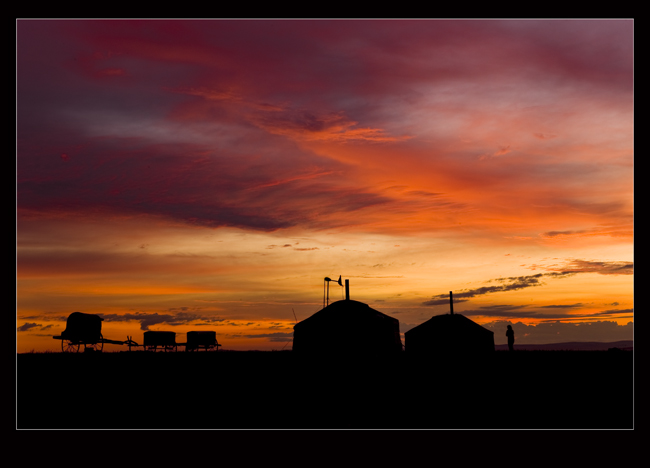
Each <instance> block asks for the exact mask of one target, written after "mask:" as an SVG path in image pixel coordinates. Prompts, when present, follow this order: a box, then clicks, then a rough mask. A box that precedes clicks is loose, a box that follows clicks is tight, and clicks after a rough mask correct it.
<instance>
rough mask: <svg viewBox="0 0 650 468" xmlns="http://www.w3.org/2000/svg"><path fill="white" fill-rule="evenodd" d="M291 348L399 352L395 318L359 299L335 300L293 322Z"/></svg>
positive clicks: (400, 348) (343, 351)
mask: <svg viewBox="0 0 650 468" xmlns="http://www.w3.org/2000/svg"><path fill="white" fill-rule="evenodd" d="M348 296H349V287H348ZM293 350H294V351H297V352H305V353H307V352H308V353H323V354H324V353H357V354H377V353H393V352H399V351H401V350H402V340H401V339H400V334H399V321H398V320H397V319H396V318H393V317H390V316H388V315H386V314H383V313H381V312H379V311H377V310H375V309H373V308H371V307H370V306H368V304H364V303H363V302H359V301H352V300H349V299H346V300H343V301H336V302H333V303H332V304H330V305H328V306H327V307H325V308H323V309H321V310H319V311H318V312H316V313H315V314H314V315H312V316H311V317H309V318H307V319H305V320H303V321H302V322H298V323H297V324H296V325H294V327H293Z"/></svg>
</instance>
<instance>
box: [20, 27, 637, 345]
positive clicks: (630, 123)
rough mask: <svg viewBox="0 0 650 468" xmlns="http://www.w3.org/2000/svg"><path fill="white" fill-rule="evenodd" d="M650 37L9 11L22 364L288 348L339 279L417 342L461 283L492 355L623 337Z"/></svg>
mask: <svg viewBox="0 0 650 468" xmlns="http://www.w3.org/2000/svg"><path fill="white" fill-rule="evenodd" d="M633 26H634V23H633V21H632V20H499V21H493V20H328V21H316V20H257V21H253V20H194V21H189V20H169V21H168V20H143V21H141V20H137V21H136V20H129V21H118V20H18V21H17V22H16V63H17V75H16V91H17V98H16V117H17V125H16V162H17V172H16V216H17V218H16V219H17V244H16V293H17V295H16V329H17V332H16V336H17V351H18V352H27V351H30V350H35V351H47V350H52V351H57V350H60V349H61V348H60V346H61V344H60V341H58V340H54V339H52V336H53V335H59V334H60V333H61V331H62V330H63V329H64V328H65V321H66V318H67V317H68V315H69V314H70V313H72V312H75V311H80V312H85V313H92V314H100V315H101V316H102V317H103V318H104V322H103V325H102V333H103V336H104V337H105V338H108V339H113V340H126V337H127V335H129V336H132V337H133V339H134V340H135V341H136V342H140V343H141V342H142V336H143V335H142V334H143V332H144V331H146V330H170V331H175V332H176V333H177V341H178V342H184V341H185V339H186V338H185V333H187V331H190V330H214V331H216V333H217V339H218V340H219V343H221V344H222V349H233V350H245V349H260V350H270V349H283V348H284V349H290V348H291V339H292V332H293V325H294V324H295V320H296V319H297V320H298V321H300V320H304V319H306V318H307V317H309V316H310V315H312V314H313V313H314V312H316V311H318V310H320V309H321V308H322V305H323V284H324V282H323V278H324V277H326V276H328V277H330V278H333V279H338V277H339V275H342V278H343V279H349V280H350V296H351V298H352V299H355V300H358V301H362V302H365V303H367V304H369V305H370V306H371V307H373V308H375V309H377V310H379V311H381V312H383V313H385V314H388V315H390V316H392V317H395V318H397V319H398V320H399V322H400V327H401V332H402V333H404V332H405V331H407V330H409V329H410V328H412V327H414V326H417V325H419V324H420V323H422V322H424V321H426V320H428V319H429V318H431V317H432V316H434V315H439V314H444V313H448V311H449V299H448V294H449V291H453V292H454V297H455V299H456V300H457V302H456V303H455V304H454V312H455V313H460V314H463V315H465V316H467V317H469V318H471V319H472V320H474V321H476V322H477V323H479V324H481V325H483V326H485V327H486V328H489V329H490V330H493V331H494V332H495V342H496V343H497V344H501V343H505V342H506V337H505V331H506V326H507V325H508V324H512V325H513V328H514V329H515V333H516V339H517V341H516V344H524V343H553V342H564V341H616V340H623V339H632V338H633V260H634V259H633V257H634V243H633V240H634V239H633V230H634V226H633V215H634V198H633V172H634V148H633V130H634V120H633V106H634V100H633V97H634V96H633V66H634V50H633ZM341 297H342V288H340V287H339V286H338V285H337V284H335V283H332V284H331V285H330V302H331V301H333V300H340V299H341ZM294 314H295V315H294ZM341 333H343V334H344V333H346V324H345V323H341ZM122 348H124V347H123V346H119V345H106V346H105V347H104V351H120V350H121V349H122Z"/></svg>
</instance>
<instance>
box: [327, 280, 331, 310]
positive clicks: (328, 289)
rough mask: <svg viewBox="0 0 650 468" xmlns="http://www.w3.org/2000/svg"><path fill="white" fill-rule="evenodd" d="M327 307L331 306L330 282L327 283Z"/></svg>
mask: <svg viewBox="0 0 650 468" xmlns="http://www.w3.org/2000/svg"><path fill="white" fill-rule="evenodd" d="M327 305H330V282H329V281H328V282H327Z"/></svg>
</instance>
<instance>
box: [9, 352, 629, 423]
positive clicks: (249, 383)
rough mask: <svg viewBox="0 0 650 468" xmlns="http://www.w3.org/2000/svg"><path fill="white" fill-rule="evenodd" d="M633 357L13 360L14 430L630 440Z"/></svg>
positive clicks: (212, 355)
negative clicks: (485, 432) (461, 432)
mask: <svg viewBox="0 0 650 468" xmlns="http://www.w3.org/2000/svg"><path fill="white" fill-rule="evenodd" d="M633 410H634V395H633V352H631V351H618V352H616V351H613V352H612V351H584V352H580V351H520V352H514V353H508V352H496V353H494V356H492V357H491V358H490V359H488V360H486V361H483V362H476V361H470V360H461V359H457V360H449V359H447V360H443V361H440V360H433V359H428V360H416V359H413V358H412V357H409V356H407V355H406V354H405V353H402V354H401V355H400V356H399V357H393V358H383V359H380V358H374V359H370V358H353V357H349V356H348V357H346V358H344V359H314V358H302V357H300V356H297V355H295V354H294V353H292V352H232V351H231V352H227V351H226V352H224V351H219V352H208V353H185V352H178V353H145V352H131V353H128V352H121V353H97V354H92V353H87V354H83V353H81V354H62V353H61V354H59V353H44V354H38V353H34V354H20V355H18V356H17V413H16V414H17V423H16V424H17V428H18V429H64V428H67V429H330V428H331V429H348V428H353V429H452V428H458V429H632V428H633V427H634V424H633Z"/></svg>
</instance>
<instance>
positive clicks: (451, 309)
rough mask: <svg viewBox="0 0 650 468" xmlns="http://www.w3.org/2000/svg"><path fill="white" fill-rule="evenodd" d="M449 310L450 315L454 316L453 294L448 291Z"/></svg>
mask: <svg viewBox="0 0 650 468" xmlns="http://www.w3.org/2000/svg"><path fill="white" fill-rule="evenodd" d="M449 310H450V311H451V315H454V294H453V293H452V292H451V291H449Z"/></svg>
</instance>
